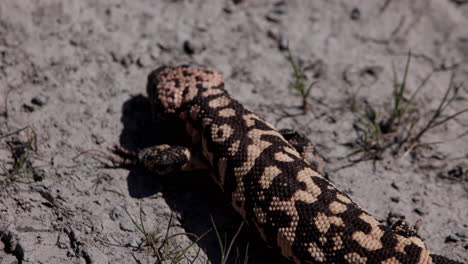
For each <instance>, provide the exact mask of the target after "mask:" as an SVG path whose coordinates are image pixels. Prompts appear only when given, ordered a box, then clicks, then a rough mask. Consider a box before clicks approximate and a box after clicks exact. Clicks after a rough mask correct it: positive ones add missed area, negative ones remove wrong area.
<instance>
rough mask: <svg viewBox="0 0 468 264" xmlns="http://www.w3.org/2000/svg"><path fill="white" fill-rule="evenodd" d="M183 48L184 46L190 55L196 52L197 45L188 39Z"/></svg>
mask: <svg viewBox="0 0 468 264" xmlns="http://www.w3.org/2000/svg"><path fill="white" fill-rule="evenodd" d="M183 48H184V51H185V53H187V54H188V55H193V54H195V47H194V46H193V44H192V42H190V41H188V40H186V41H184V45H183Z"/></svg>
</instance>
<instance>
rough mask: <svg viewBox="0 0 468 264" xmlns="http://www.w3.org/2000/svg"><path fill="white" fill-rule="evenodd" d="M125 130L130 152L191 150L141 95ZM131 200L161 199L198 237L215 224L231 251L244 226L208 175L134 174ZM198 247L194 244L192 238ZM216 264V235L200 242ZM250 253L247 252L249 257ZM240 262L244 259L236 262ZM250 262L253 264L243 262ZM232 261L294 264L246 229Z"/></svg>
mask: <svg viewBox="0 0 468 264" xmlns="http://www.w3.org/2000/svg"><path fill="white" fill-rule="evenodd" d="M121 122H122V123H123V130H122V133H121V135H120V145H121V146H122V147H124V148H126V149H129V150H137V149H143V148H145V147H149V146H153V145H157V144H173V145H181V142H182V143H183V144H186V143H187V142H185V140H183V139H184V138H187V136H186V135H185V128H184V126H183V124H180V123H177V122H167V121H164V122H160V121H154V120H152V117H151V111H150V103H149V100H148V99H147V98H146V97H144V96H143V95H137V96H135V97H133V98H130V99H129V100H128V101H126V102H125V103H124V105H123V108H122V117H121ZM127 185H128V190H129V194H130V196H131V197H133V198H137V199H142V198H146V197H151V196H153V195H155V194H156V193H162V194H163V197H164V198H165V200H166V202H167V204H168V205H169V207H170V208H171V210H172V211H175V212H177V213H178V215H180V216H181V219H180V222H181V224H182V227H183V228H184V229H185V230H186V231H187V232H189V233H192V234H195V235H196V236H197V237H200V236H202V235H203V234H204V233H205V232H207V231H208V230H210V229H212V228H213V223H214V225H215V226H216V228H217V230H218V231H219V233H220V235H221V238H222V239H223V240H224V239H225V238H224V236H226V239H227V245H225V246H226V247H227V246H228V245H229V242H230V241H231V239H232V238H233V237H234V235H235V233H236V232H237V231H238V229H239V226H240V224H241V223H242V219H241V217H240V216H239V215H238V214H237V213H236V212H235V211H234V210H233V209H232V208H231V205H230V204H229V203H228V202H227V199H223V198H225V197H224V194H223V193H222V192H221V191H220V190H219V187H218V186H216V185H215V183H214V182H213V181H212V179H211V177H210V176H209V173H208V172H207V171H191V172H177V173H174V174H172V175H165V176H160V175H154V174H152V173H151V172H148V171H146V170H145V169H143V168H137V167H135V168H130V170H129V175H128V177H127ZM190 239H192V240H193V242H195V238H193V237H190ZM197 244H198V246H199V247H200V248H202V249H203V251H204V252H205V253H206V255H207V257H208V259H209V260H210V262H211V263H221V254H220V246H219V241H218V238H217V236H216V233H215V232H214V230H211V231H210V232H209V233H208V234H207V235H206V236H204V237H203V239H200V241H198V242H197ZM246 250H248V252H246ZM236 256H238V257H239V259H238V260H236ZM245 256H248V259H249V261H248V262H244V258H245ZM229 259H230V261H228V262H226V263H256V264H264V263H278V264H287V263H290V262H289V261H288V260H286V259H285V258H284V257H282V256H281V255H280V254H279V253H278V252H276V251H273V250H272V249H270V248H268V247H267V246H266V244H265V243H264V242H263V241H262V240H260V239H259V235H258V234H257V233H256V231H255V230H253V228H250V227H247V226H245V225H244V226H243V227H242V229H241V231H240V233H239V236H238V237H237V239H236V241H235V243H234V245H233V248H232V252H231V254H230V257H229Z"/></svg>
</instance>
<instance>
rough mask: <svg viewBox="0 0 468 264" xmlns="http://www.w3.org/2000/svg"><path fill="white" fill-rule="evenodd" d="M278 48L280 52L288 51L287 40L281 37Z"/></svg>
mask: <svg viewBox="0 0 468 264" xmlns="http://www.w3.org/2000/svg"><path fill="white" fill-rule="evenodd" d="M278 48H279V50H281V51H286V50H288V49H289V41H288V39H286V38H284V37H282V36H281V37H280V38H279V39H278Z"/></svg>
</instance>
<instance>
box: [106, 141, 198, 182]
mask: <svg viewBox="0 0 468 264" xmlns="http://www.w3.org/2000/svg"><path fill="white" fill-rule="evenodd" d="M114 153H115V154H116V155H117V156H118V157H113V158H112V161H113V162H114V163H115V164H118V165H127V166H128V165H141V166H143V167H145V168H146V169H147V170H148V171H151V172H154V173H156V174H159V175H165V174H168V173H171V172H174V171H180V170H188V169H193V168H194V167H201V166H199V164H197V165H195V161H194V158H193V157H192V156H193V155H192V153H191V151H190V149H189V148H187V147H183V146H171V145H167V144H163V145H156V146H151V147H148V148H144V149H142V150H139V151H130V150H127V149H125V148H122V147H116V148H115V149H114Z"/></svg>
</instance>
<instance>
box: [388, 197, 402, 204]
mask: <svg viewBox="0 0 468 264" xmlns="http://www.w3.org/2000/svg"><path fill="white" fill-rule="evenodd" d="M390 201H392V202H394V203H399V202H400V197H390Z"/></svg>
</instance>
